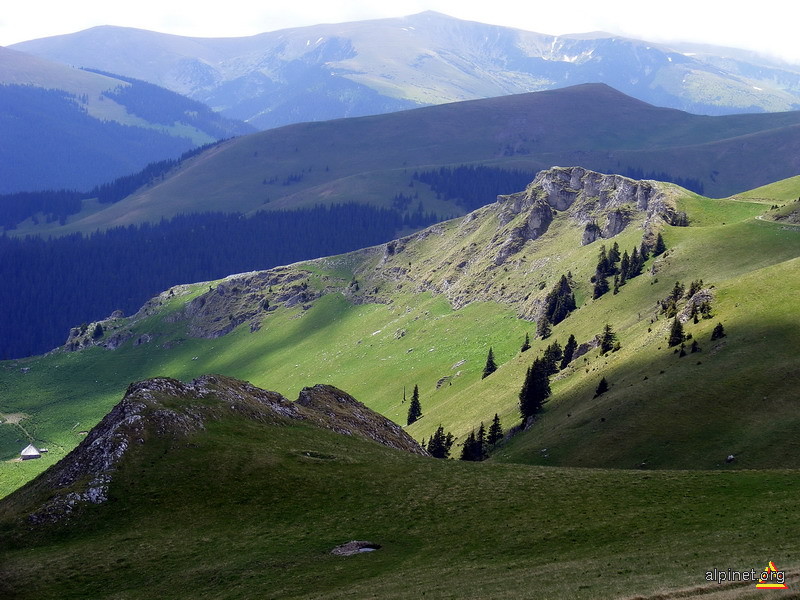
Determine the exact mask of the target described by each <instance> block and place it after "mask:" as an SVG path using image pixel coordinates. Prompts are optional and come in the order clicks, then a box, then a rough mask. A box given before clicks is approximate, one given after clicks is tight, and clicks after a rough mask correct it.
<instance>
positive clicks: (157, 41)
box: [14, 11, 800, 129]
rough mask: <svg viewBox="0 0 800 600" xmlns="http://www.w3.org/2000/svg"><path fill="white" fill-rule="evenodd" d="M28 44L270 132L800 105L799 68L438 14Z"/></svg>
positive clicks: (737, 54)
mask: <svg viewBox="0 0 800 600" xmlns="http://www.w3.org/2000/svg"><path fill="white" fill-rule="evenodd" d="M14 47H15V48H18V49H20V50H24V51H26V52H31V53H33V54H36V55H39V56H44V57H47V58H49V59H51V60H58V61H61V62H65V63H67V64H74V65H81V66H86V67H92V68H99V69H103V70H106V71H111V72H115V73H122V74H125V75H128V76H132V77H136V78H139V79H144V80H146V81H150V82H152V83H156V84H158V85H161V86H164V87H167V88H169V89H172V90H174V91H177V92H179V93H182V94H186V95H188V96H190V97H192V98H195V99H198V100H201V101H202V102H204V103H206V104H208V105H210V106H213V107H215V108H216V109H218V110H220V111H222V112H223V114H226V115H228V116H230V117H233V118H236V119H242V120H246V121H248V122H250V123H253V124H255V125H256V126H258V127H260V128H262V129H266V128H271V127H278V126H282V125H286V124H290V123H296V122H303V121H311V120H325V119H333V118H339V117H349V116H361V115H367V114H377V113H381V112H389V111H394V110H402V109H407V108H412V107H414V106H419V105H426V104H441V103H447V102H456V101H461V100H469V99H475V98H489V97H494V96H501V95H506V94H517V93H524V92H531V91H541V90H547V89H555V88H559V87H563V86H565V85H573V84H582V83H590V82H602V83H606V84H608V85H611V86H613V87H615V88H618V89H620V90H621V91H623V92H624V93H626V94H629V95H631V96H634V97H637V98H640V99H642V100H644V101H646V102H650V103H654V104H658V105H663V106H670V107H673V108H678V109H681V110H688V111H691V112H700V113H704V114H726V113H734V112H761V111H769V112H774V111H785V110H794V109H796V108H797V107H798V90H800V71H799V70H798V67H797V66H796V65H788V64H785V63H782V62H781V61H778V60H770V59H768V58H765V57H760V56H755V55H754V54H752V53H745V52H742V51H736V50H732V49H728V48H713V47H708V46H706V47H704V48H702V49H698V48H695V47H688V46H687V47H686V48H683V47H682V45H680V44H676V45H674V46H668V45H665V44H655V43H652V42H647V41H642V40H633V39H627V38H624V37H620V36H613V35H610V34H607V33H602V32H599V33H598V32H595V33H587V34H579V35H562V36H552V35H545V34H541V33H534V32H528V31H522V30H519V29H515V28H509V27H500V26H494V25H486V24H483V23H476V22H471V21H464V20H460V19H455V18H452V17H448V16H446V15H443V14H440V13H436V12H432V11H426V12H423V13H420V14H416V15H410V16H406V17H401V18H390V19H379V20H370V21H361V22H351V23H338V24H320V25H316V26H309V27H299V28H292V29H284V30H280V31H273V32H267V33H262V34H258V35H254V36H248V37H242V38H187V37H181V36H176V35H167V34H160V33H156V32H152V31H144V30H138V29H132V28H125V27H94V28H92V29H88V30H85V31H80V32H77V33H74V34H68V35H61V36H54V37H50V38H43V39H39V40H30V41H27V42H22V43H20V44H15V45H14Z"/></svg>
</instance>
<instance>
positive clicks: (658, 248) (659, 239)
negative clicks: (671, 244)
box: [653, 232, 667, 256]
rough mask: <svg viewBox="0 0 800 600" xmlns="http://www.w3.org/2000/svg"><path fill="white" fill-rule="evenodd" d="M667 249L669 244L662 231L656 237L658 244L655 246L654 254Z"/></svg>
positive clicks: (657, 254) (662, 252)
mask: <svg viewBox="0 0 800 600" xmlns="http://www.w3.org/2000/svg"><path fill="white" fill-rule="evenodd" d="M666 250H667V245H666V244H665V243H664V238H663V237H661V232H659V233H658V236H657V237H656V246H655V248H653V256H659V255H661V254H664V252H665V251H666Z"/></svg>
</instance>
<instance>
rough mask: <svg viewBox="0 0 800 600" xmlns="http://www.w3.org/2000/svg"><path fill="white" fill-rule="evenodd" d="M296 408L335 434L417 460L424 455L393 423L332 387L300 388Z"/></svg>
mask: <svg viewBox="0 0 800 600" xmlns="http://www.w3.org/2000/svg"><path fill="white" fill-rule="evenodd" d="M297 404H298V405H300V406H302V407H303V408H305V409H308V410H309V411H313V412H314V413H317V414H319V415H322V418H321V419H320V420H319V421H318V424H319V425H321V426H322V427H327V428H329V429H332V430H333V431H336V432H337V433H341V434H344V435H357V436H360V437H364V438H367V439H370V440H372V441H375V442H378V443H379V444H383V445H384V446H389V447H390V448H397V449H398V450H405V451H406V452H410V453H412V454H419V455H420V456H427V455H428V453H427V452H426V451H425V450H423V449H422V447H421V446H420V445H419V444H418V443H417V442H416V441H415V440H414V438H412V437H411V436H410V435H408V434H407V433H406V432H405V431H403V428H402V427H400V426H399V425H398V424H397V423H394V422H393V421H390V420H389V419H387V418H386V417H384V416H382V415H379V414H378V413H376V412H375V411H373V410H371V409H369V408H367V407H366V406H364V405H363V404H362V403H361V402H359V401H358V400H356V399H355V398H353V397H352V396H351V395H350V394H347V393H346V392H343V391H342V390H340V389H338V388H335V387H333V386H332V385H315V386H314V387H310V388H309V387H307V388H303V390H302V391H301V392H300V396H299V397H298V399H297ZM305 414H306V415H308V414H309V413H305Z"/></svg>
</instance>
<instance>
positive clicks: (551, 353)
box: [542, 342, 564, 375]
mask: <svg viewBox="0 0 800 600" xmlns="http://www.w3.org/2000/svg"><path fill="white" fill-rule="evenodd" d="M563 358H564V352H563V351H562V350H561V344H559V343H558V342H553V343H552V344H550V345H549V346H548V347H547V348H545V350H544V355H543V356H542V360H543V361H544V362H545V365H546V366H547V374H548V375H555V374H556V373H558V368H559V364H560V363H561V360H562V359H563Z"/></svg>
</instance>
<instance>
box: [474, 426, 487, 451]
mask: <svg viewBox="0 0 800 600" xmlns="http://www.w3.org/2000/svg"><path fill="white" fill-rule="evenodd" d="M475 455H476V456H477V457H478V460H486V459H487V458H489V453H488V452H487V451H486V427H484V426H483V421H481V425H480V427H478V433H477V434H476V435H475Z"/></svg>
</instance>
